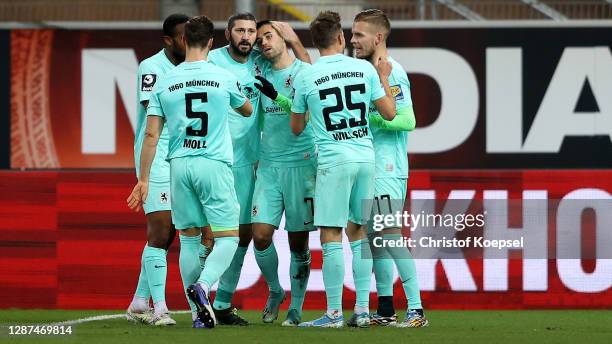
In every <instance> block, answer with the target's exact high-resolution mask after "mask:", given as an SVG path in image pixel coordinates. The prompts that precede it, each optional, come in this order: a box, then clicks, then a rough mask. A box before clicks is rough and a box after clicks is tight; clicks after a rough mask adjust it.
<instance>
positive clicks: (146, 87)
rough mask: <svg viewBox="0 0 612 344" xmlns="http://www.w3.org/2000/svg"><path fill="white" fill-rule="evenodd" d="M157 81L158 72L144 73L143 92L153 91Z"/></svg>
mask: <svg viewBox="0 0 612 344" xmlns="http://www.w3.org/2000/svg"><path fill="white" fill-rule="evenodd" d="M155 81H157V75H156V74H143V75H142V82H141V90H142V91H143V92H151V91H153V86H155Z"/></svg>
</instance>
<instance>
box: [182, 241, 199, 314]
mask: <svg viewBox="0 0 612 344" xmlns="http://www.w3.org/2000/svg"><path fill="white" fill-rule="evenodd" d="M201 238H202V236H201V235H198V236H193V237H190V236H185V235H179V239H180V241H181V251H180V254H179V268H180V270H181V279H182V280H183V292H184V293H185V297H186V298H187V303H189V308H190V309H191V311H192V312H196V311H197V309H196V305H195V304H194V303H193V302H191V300H190V299H189V297H188V296H187V287H189V286H190V285H192V284H193V283H195V282H196V281H197V280H198V277H200V273H201V272H202V269H201V268H200V260H199V259H198V257H199V251H200V246H201V244H200V240H201Z"/></svg>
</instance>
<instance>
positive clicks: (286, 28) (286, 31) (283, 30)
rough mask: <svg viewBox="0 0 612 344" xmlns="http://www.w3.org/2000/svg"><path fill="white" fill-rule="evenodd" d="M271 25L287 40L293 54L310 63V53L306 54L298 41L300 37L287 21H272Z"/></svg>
mask: <svg viewBox="0 0 612 344" xmlns="http://www.w3.org/2000/svg"><path fill="white" fill-rule="evenodd" d="M272 27H274V29H276V31H278V32H279V33H280V35H281V37H282V38H283V39H284V40H285V42H287V45H288V46H289V47H290V48H291V50H292V51H293V54H294V55H295V57H296V58H297V59H298V60H301V61H304V62H306V63H310V55H309V54H308V51H306V48H304V45H303V44H302V41H300V38H299V37H298V35H297V34H296V33H295V31H294V30H293V28H292V27H291V26H290V25H289V24H288V23H286V22H280V21H272Z"/></svg>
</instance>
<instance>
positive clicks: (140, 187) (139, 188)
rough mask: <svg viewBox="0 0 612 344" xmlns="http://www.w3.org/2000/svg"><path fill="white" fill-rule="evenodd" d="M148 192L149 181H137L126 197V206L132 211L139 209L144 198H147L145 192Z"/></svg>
mask: <svg viewBox="0 0 612 344" xmlns="http://www.w3.org/2000/svg"><path fill="white" fill-rule="evenodd" d="M148 193H149V183H147V182H142V181H139V182H138V183H137V184H136V186H134V190H132V193H131V194H130V196H129V197H128V198H127V204H128V207H129V208H130V209H132V210H134V211H139V210H140V208H141V207H142V205H143V204H144V202H145V200H146V199H147V194H148Z"/></svg>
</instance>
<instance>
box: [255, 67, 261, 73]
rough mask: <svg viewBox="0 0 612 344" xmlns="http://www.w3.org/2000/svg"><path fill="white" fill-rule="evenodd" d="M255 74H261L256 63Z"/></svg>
mask: <svg viewBox="0 0 612 344" xmlns="http://www.w3.org/2000/svg"><path fill="white" fill-rule="evenodd" d="M255 75H259V76H261V69H259V66H258V65H255Z"/></svg>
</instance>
